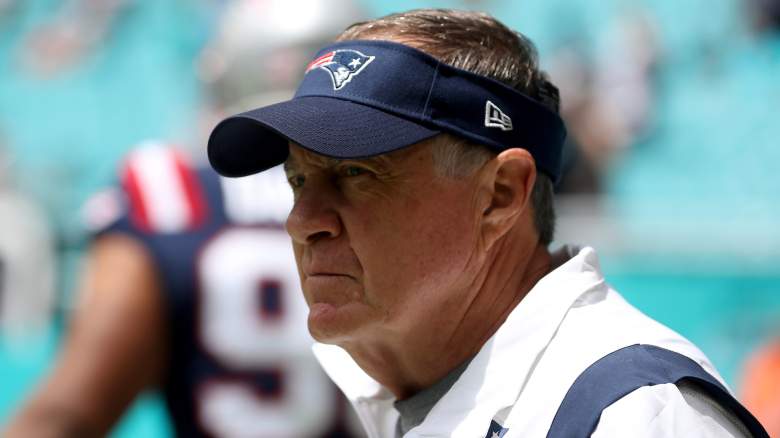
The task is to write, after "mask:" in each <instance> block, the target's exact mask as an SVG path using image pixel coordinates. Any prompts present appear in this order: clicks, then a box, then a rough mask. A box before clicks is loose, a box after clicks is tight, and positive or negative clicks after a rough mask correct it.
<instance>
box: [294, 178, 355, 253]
mask: <svg viewBox="0 0 780 438" xmlns="http://www.w3.org/2000/svg"><path fill="white" fill-rule="evenodd" d="M285 228H286V229H287V233H288V234H290V236H291V237H292V239H293V240H294V241H295V242H297V243H300V244H312V243H314V242H316V241H318V240H320V239H327V238H334V237H337V236H338V235H339V234H341V219H340V218H339V215H338V213H337V212H336V209H335V203H334V202H333V201H332V200H331V199H330V196H329V195H328V194H327V193H325V192H321V191H315V190H307V189H303V190H302V192H301V194H300V195H299V196H298V198H297V199H296V200H295V204H294V205H293V208H292V210H291V211H290V215H289V216H288V217H287V223H286V224H285Z"/></svg>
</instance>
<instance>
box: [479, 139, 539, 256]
mask: <svg viewBox="0 0 780 438" xmlns="http://www.w3.org/2000/svg"><path fill="white" fill-rule="evenodd" d="M492 161H493V163H491V164H492V165H489V166H485V167H484V168H483V169H482V170H483V171H484V172H485V174H484V175H482V176H483V179H482V183H483V184H484V186H483V187H484V188H485V189H486V190H485V191H484V192H483V193H484V194H485V196H488V197H489V199H486V200H485V201H486V202H485V203H483V205H486V207H485V208H484V209H483V211H482V230H481V231H482V241H483V242H484V244H485V248H486V249H489V248H490V247H492V246H493V244H494V243H495V242H496V241H497V240H498V239H499V238H500V237H502V236H503V235H505V234H506V233H507V232H508V231H509V230H510V229H512V227H513V226H514V225H515V224H516V223H517V222H518V220H520V218H521V215H522V213H523V212H525V211H527V210H529V208H530V201H531V192H532V190H533V186H534V183H535V182H536V163H535V161H534V159H533V157H532V156H531V154H530V153H529V152H528V151H527V150H525V149H519V148H513V149H507V150H505V151H503V152H501V153H500V154H498V156H496V158H495V159H494V160H492Z"/></svg>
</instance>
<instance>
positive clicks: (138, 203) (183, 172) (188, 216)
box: [122, 142, 206, 233]
mask: <svg viewBox="0 0 780 438" xmlns="http://www.w3.org/2000/svg"><path fill="white" fill-rule="evenodd" d="M122 187H123V189H124V191H125V192H126V194H127V198H128V201H129V209H130V211H129V214H130V218H131V220H132V221H133V223H134V224H135V226H137V227H138V228H140V229H141V230H144V231H149V232H155V233H177V232H183V231H187V230H190V229H193V228H196V227H198V226H199V225H201V224H202V223H203V221H204V220H205V217H206V198H205V194H204V193H203V189H202V187H201V185H200V183H199V181H198V178H197V175H196V173H195V170H194V169H193V168H192V166H191V165H190V164H189V163H188V162H187V160H186V158H185V157H184V155H183V154H182V153H180V152H178V151H175V150H174V149H172V148H171V147H169V146H167V145H165V144H164V143H159V142H146V143H143V144H141V145H140V146H139V147H138V148H136V149H135V150H133V151H132V152H131V153H130V154H129V155H128V158H127V160H126V162H125V165H124V169H123V172H122Z"/></svg>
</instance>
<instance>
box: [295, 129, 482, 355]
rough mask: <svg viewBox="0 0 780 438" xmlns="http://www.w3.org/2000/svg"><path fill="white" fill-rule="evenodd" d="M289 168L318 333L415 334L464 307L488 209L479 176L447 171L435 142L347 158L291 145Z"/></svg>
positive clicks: (334, 339) (298, 252)
mask: <svg viewBox="0 0 780 438" xmlns="http://www.w3.org/2000/svg"><path fill="white" fill-rule="evenodd" d="M285 167H286V170H287V176H288V180H289V181H290V184H291V186H292V187H293V191H294V193H295V206H294V207H293V209H292V211H291V213H290V216H289V218H288V220H287V231H288V232H289V233H290V235H291V236H292V238H293V247H294V250H295V257H296V260H297V263H298V270H299V273H300V276H301V283H302V286H303V292H304V295H305V297H306V301H307V302H308V304H309V309H310V312H309V330H310V331H311V333H312V335H313V336H314V337H315V338H316V339H318V340H320V341H323V342H329V343H344V342H353V341H357V342H360V341H363V340H370V339H371V338H372V337H377V336H383V333H384V334H387V333H390V332H394V333H395V334H399V333H400V334H402V335H409V334H412V335H413V334H415V333H419V332H420V331H421V330H426V329H435V327H438V326H439V324H440V323H444V322H445V321H447V320H448V319H451V318H452V314H450V313H449V312H450V310H457V308H462V306H463V304H464V303H463V302H464V300H465V299H467V297H465V296H463V295H462V293H461V292H459V291H464V290H468V289H469V287H468V286H469V284H470V282H471V281H472V280H473V278H472V277H473V275H474V272H473V271H474V270H473V269H470V268H471V265H472V262H473V261H474V259H475V258H478V257H475V253H474V252H475V248H476V246H477V244H476V241H477V234H478V230H477V228H478V226H477V224H478V222H479V221H478V219H479V217H480V215H481V212H478V211H477V210H478V209H477V208H475V205H476V204H475V203H476V201H475V200H476V189H475V185H474V184H473V182H472V181H470V180H468V179H454V178H449V177H443V176H439V175H438V174H437V172H436V170H435V167H434V164H433V160H432V156H431V151H430V148H429V147H428V145H427V144H425V143H421V144H418V145H415V146H412V147H409V148H406V149H403V150H401V151H397V152H393V153H390V154H387V155H384V156H381V157H377V158H373V159H365V160H348V161H341V160H332V159H328V158H325V157H322V156H319V155H316V154H313V153H311V152H308V151H306V150H304V149H302V148H300V147H298V146H296V145H294V144H293V145H291V146H290V157H289V159H288V161H287V163H286V164H285ZM419 334H423V333H419Z"/></svg>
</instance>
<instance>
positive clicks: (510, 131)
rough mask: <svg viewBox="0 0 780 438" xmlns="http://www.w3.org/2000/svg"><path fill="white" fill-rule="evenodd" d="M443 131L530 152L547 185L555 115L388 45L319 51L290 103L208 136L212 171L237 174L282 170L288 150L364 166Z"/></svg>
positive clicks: (489, 82) (560, 127)
mask: <svg viewBox="0 0 780 438" xmlns="http://www.w3.org/2000/svg"><path fill="white" fill-rule="evenodd" d="M442 132H448V133H451V134H454V135H456V136H458V137H461V138H465V139H467V140H470V141H472V142H474V143H478V144H481V145H484V146H486V147H488V148H489V149H491V150H493V151H496V152H501V151H503V150H506V149H510V148H523V149H526V150H528V151H529V152H530V153H531V155H532V156H533V157H534V160H535V161H536V166H537V168H538V169H539V170H540V171H542V172H544V173H546V174H547V175H549V176H550V177H551V178H552V180H553V181H557V180H558V178H559V176H560V167H561V150H562V148H563V142H564V139H565V138H566V128H565V126H564V124H563V121H562V120H561V118H560V117H559V116H558V114H556V113H555V112H554V111H552V110H550V109H548V108H547V107H545V106H544V105H542V104H541V103H539V102H537V101H535V100H533V99H531V98H530V97H528V96H526V95H524V94H522V93H520V92H518V91H517V90H515V89H513V88H511V87H509V86H507V85H505V84H503V83H501V82H498V81H496V80H493V79H490V78H487V77H484V76H479V75H476V74H473V73H469V72H467V71H465V70H461V69H457V68H454V67H451V66H449V65H446V64H443V63H441V62H440V61H438V60H436V59H435V58H433V57H432V56H430V55H427V54H425V53H423V52H421V51H419V50H416V49H413V48H411V47H408V46H405V45H402V44H398V43H393V42H389V41H342V42H339V43H336V44H333V45H331V46H328V47H326V48H324V49H322V50H321V51H320V52H319V53H318V54H317V56H316V57H315V59H314V60H313V61H312V62H311V63H310V64H309V65H308V66H307V68H306V73H305V76H304V78H303V81H302V82H301V85H300V86H299V88H298V90H297V92H296V93H295V96H294V97H293V98H292V99H291V100H288V101H284V102H280V103H276V104H273V105H269V106H265V107H262V108H257V109H254V110H251V111H248V112H245V113H241V114H238V115H235V116H232V117H229V118H227V119H225V120H223V121H222V122H220V123H219V124H218V125H217V126H216V127H215V128H214V130H213V131H212V133H211V136H210V138H209V143H208V156H209V161H210V162H211V165H212V166H213V167H214V169H216V170H217V172H219V173H220V174H222V175H224V176H232V177H237V176H245V175H250V174H253V173H257V172H260V171H263V170H265V169H268V168H271V167H273V166H275V165H277V164H280V163H282V162H284V160H286V159H287V154H288V150H289V149H288V142H290V141H292V142H294V143H296V144H298V145H300V146H301V147H303V148H305V149H308V150H310V151H312V152H315V153H317V154H321V155H325V156H328V157H332V158H338V159H356V158H366V157H371V156H375V155H379V154H384V153H387V152H391V151H394V150H398V149H401V148H404V147H407V146H410V145H412V144H415V143H418V142H420V141H423V140H426V139H428V138H431V137H433V136H435V135H437V134H440V133H442Z"/></svg>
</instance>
